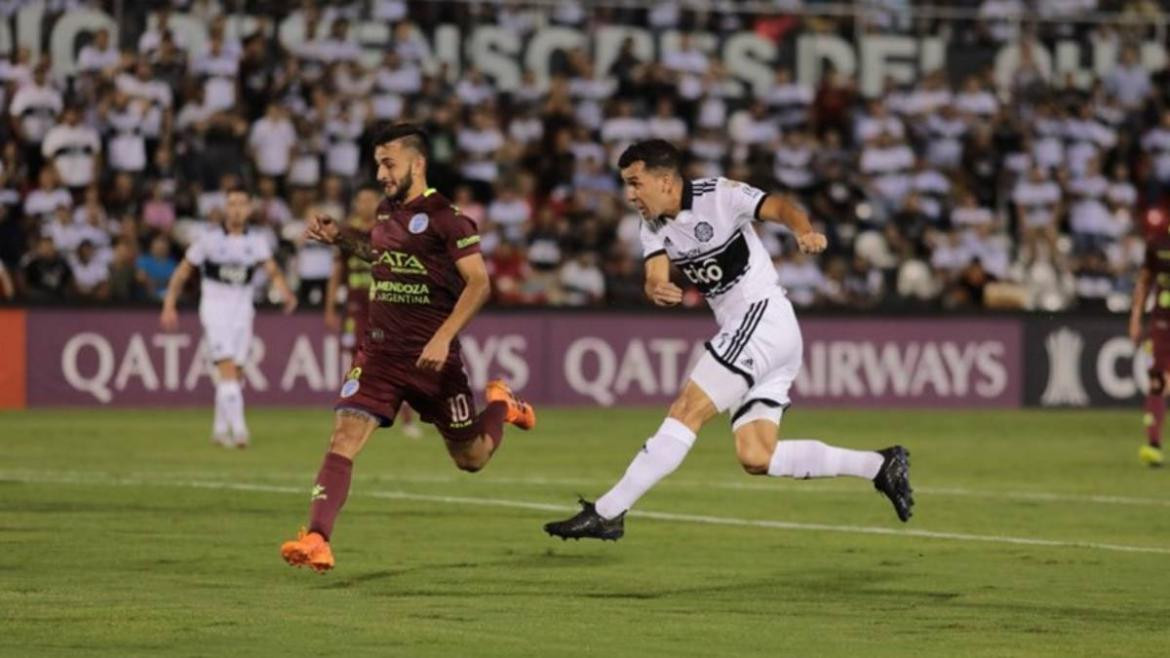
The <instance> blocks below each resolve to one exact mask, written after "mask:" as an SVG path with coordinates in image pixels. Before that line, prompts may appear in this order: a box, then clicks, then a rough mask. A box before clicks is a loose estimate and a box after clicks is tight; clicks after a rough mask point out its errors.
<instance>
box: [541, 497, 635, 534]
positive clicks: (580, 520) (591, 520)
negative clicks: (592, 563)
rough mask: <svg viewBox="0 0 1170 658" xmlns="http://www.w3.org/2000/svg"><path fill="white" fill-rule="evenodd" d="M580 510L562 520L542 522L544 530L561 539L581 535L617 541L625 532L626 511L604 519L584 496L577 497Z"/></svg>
mask: <svg viewBox="0 0 1170 658" xmlns="http://www.w3.org/2000/svg"><path fill="white" fill-rule="evenodd" d="M577 502H579V503H581V511H580V512H577V515H576V516H574V517H572V518H570V519H565V520H564V521H553V522H552V523H546V524H544V531H545V532H547V533H548V534H549V535H550V536H552V537H560V538H561V539H569V538H570V537H572V538H573V539H581V538H582V537H586V538H593V539H601V540H606V539H608V540H610V541H617V540H619V539H621V537H622V535H624V534H625V533H626V528H625V521H626V513H625V512H622V513H621V514H619V515H618V516H616V517H614V518H612V519H606V518H604V517H602V516H601V515H600V514H598V513H597V509H596V508H595V507H594V506H593V503H591V502H589V501H587V500H585V499H584V498H581V499H578V501H577Z"/></svg>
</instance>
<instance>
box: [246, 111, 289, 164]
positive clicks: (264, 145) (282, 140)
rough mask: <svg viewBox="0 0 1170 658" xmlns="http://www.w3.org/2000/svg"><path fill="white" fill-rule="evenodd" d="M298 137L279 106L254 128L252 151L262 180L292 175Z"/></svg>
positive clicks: (249, 134)
mask: <svg viewBox="0 0 1170 658" xmlns="http://www.w3.org/2000/svg"><path fill="white" fill-rule="evenodd" d="M296 141H297V134H296V129H295V128H293V124H292V121H289V119H288V117H287V116H286V115H285V113H284V111H283V110H282V109H281V108H280V106H279V105H277V104H275V103H271V104H269V105H268V111H267V113H266V114H265V115H264V117H263V118H262V119H260V120H259V121H257V122H256V123H254V124H252V129H251V131H250V132H249V133H248V149H249V152H250V153H251V156H252V161H253V162H254V163H255V165H256V171H257V172H258V173H259V174H260V175H261V176H267V177H271V178H280V177H282V176H284V175H285V174H287V173H288V168H289V164H290V162H291V158H292V148H293V145H294V144H296Z"/></svg>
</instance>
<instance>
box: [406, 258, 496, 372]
mask: <svg viewBox="0 0 1170 658" xmlns="http://www.w3.org/2000/svg"><path fill="white" fill-rule="evenodd" d="M455 268H456V269H457V270H459V276H461V277H463V282H464V286H463V292H462V293H460V294H459V299H458V300H457V301H456V302H455V308H453V309H452V310H451V315H449V316H447V320H446V321H445V322H443V324H442V325H440V326H439V329H438V330H437V331H435V335H434V336H433V337H432V338H431V340H430V342H428V343H427V345H426V347H424V348H423V351H422V354H421V355H419V357H418V361H417V362H416V363H415V365H416V366H418V367H419V368H422V369H424V370H435V371H438V370H441V369H442V368H443V364H444V363H446V362H447V355H448V353H449V352H450V351H451V341H452V340H455V336H456V335H458V334H459V332H460V331H463V328H464V327H466V326H467V323H468V322H471V318H473V317H475V314H476V313H478V312H479V309H481V308H483V305H484V304H486V303H487V300H488V297H489V296H490V295H491V291H492V290H491V289H492V286H491V281H490V280H489V279H488V273H487V264H486V263H485V262H484V260H483V255H482V254H479V253H473V254H469V255H467V256H464V257H463V258H460V259H459V260H457V261H455Z"/></svg>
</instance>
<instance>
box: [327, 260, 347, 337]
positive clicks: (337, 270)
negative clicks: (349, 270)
mask: <svg viewBox="0 0 1170 658" xmlns="http://www.w3.org/2000/svg"><path fill="white" fill-rule="evenodd" d="M344 270H345V266H344V263H343V261H342V259H341V254H337V255H336V256H335V257H334V258H333V270H332V271H330V272H329V282H328V283H326V284H325V326H326V327H328V328H329V329H331V330H333V331H337V330H338V329H340V328H341V322H340V321H339V320H338V319H337V291H338V290H339V289H340V288H341V275H342V274H343V271H344Z"/></svg>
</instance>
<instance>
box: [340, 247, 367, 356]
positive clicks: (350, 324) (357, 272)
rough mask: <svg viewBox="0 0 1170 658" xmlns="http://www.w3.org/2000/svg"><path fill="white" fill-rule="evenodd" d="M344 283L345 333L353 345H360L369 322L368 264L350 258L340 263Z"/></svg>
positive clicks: (354, 257)
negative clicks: (349, 336)
mask: <svg viewBox="0 0 1170 658" xmlns="http://www.w3.org/2000/svg"><path fill="white" fill-rule="evenodd" d="M341 269H342V274H343V280H344V281H345V290H346V296H345V316H346V317H345V331H346V333H349V334H352V335H353V338H354V344H355V345H360V344H361V342H362V340H363V339H364V338H365V335H366V328H367V326H368V325H369V322H370V284H371V282H372V281H373V276H372V275H371V274H370V264H369V263H367V262H366V261H364V260H362V259H360V258H358V257H357V256H350V257H349V258H345V259H344V260H342V261H341Z"/></svg>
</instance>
